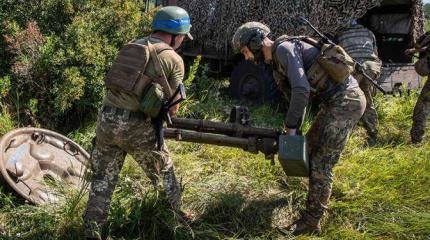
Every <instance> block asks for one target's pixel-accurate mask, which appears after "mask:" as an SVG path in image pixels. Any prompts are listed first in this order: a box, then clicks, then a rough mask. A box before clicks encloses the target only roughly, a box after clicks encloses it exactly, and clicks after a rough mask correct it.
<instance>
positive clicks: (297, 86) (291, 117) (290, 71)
mask: <svg viewBox="0 0 430 240" xmlns="http://www.w3.org/2000/svg"><path fill="white" fill-rule="evenodd" d="M276 55H277V57H278V59H279V63H280V65H281V67H283V69H284V70H285V72H286V74H287V77H288V81H289V82H290V86H291V99H290V104H289V108H288V112H287V117H286V120H285V125H286V127H287V128H288V129H290V131H295V129H297V128H299V127H300V123H301V119H302V116H303V115H304V113H305V111H306V107H307V105H308V102H309V94H310V89H311V87H310V85H309V82H308V79H307V77H306V74H305V69H304V67H303V56H302V54H301V51H300V50H299V49H298V48H297V47H295V46H294V43H290V42H286V43H283V44H281V45H280V46H279V47H278V48H277V50H276ZM291 134H293V132H291Z"/></svg>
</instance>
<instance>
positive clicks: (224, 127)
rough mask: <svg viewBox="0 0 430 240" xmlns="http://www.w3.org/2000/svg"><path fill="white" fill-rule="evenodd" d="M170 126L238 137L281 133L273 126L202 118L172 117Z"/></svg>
mask: <svg viewBox="0 0 430 240" xmlns="http://www.w3.org/2000/svg"><path fill="white" fill-rule="evenodd" d="M169 127H173V128H180V129H187V130H193V131H197V132H206V133H217V134H226V135H230V136H237V137H247V136H259V137H261V138H275V139H277V138H278V136H279V135H280V134H281V132H280V131H277V130H275V129H272V128H255V127H248V126H243V125H241V124H238V123H222V122H214V121H208V120H202V119H189V118H172V125H171V126H169Z"/></svg>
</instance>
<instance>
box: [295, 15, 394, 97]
mask: <svg viewBox="0 0 430 240" xmlns="http://www.w3.org/2000/svg"><path fill="white" fill-rule="evenodd" d="M299 21H300V22H301V23H304V24H307V25H308V26H309V27H310V28H312V30H313V31H314V32H315V33H316V34H317V35H318V36H319V37H320V38H321V40H322V41H323V43H328V44H330V45H337V44H336V43H334V42H333V41H332V40H331V39H330V38H328V37H327V36H326V35H324V34H323V33H321V32H320V31H318V29H316V28H315V27H314V26H313V25H312V23H310V22H309V21H308V20H307V19H306V18H305V17H299ZM352 60H353V61H354V63H355V70H356V71H357V72H359V73H360V74H361V75H363V77H364V78H365V79H366V80H368V81H369V82H370V83H372V84H373V86H375V87H376V88H377V89H378V90H379V91H381V92H382V93H383V94H387V92H386V91H385V90H384V89H383V88H382V87H381V86H379V84H378V83H377V82H376V81H375V80H374V79H372V78H371V77H370V76H369V75H367V74H366V72H365V71H364V67H363V65H362V64H361V63H359V62H357V61H356V60H355V59H352Z"/></svg>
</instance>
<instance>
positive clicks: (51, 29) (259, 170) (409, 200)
mask: <svg viewBox="0 0 430 240" xmlns="http://www.w3.org/2000/svg"><path fill="white" fill-rule="evenodd" d="M143 2H144V1H138V0H121V1H104V0H93V1H84V0H40V1H21V0H3V1H1V2H0V26H1V27H0V59H1V62H0V101H1V102H0V108H1V115H0V136H1V135H3V134H4V133H6V132H7V131H9V130H11V129H14V128H17V127H23V126H28V125H31V126H37V127H44V128H49V129H54V130H56V131H59V132H61V133H63V134H65V135H67V136H69V137H71V138H72V139H74V140H75V141H76V142H78V143H79V144H81V145H82V146H83V147H85V148H86V149H87V150H88V151H90V149H91V139H92V138H93V137H94V127H95V122H94V121H95V116H96V114H97V109H98V107H99V106H100V102H101V99H102V97H103V93H104V92H103V91H104V89H103V77H104V75H105V73H106V71H107V70H108V69H109V67H110V65H111V64H112V61H113V59H114V57H115V54H116V53H117V51H118V49H119V48H120V47H121V46H122V45H123V44H124V43H125V42H127V41H129V40H130V39H133V38H137V37H140V36H143V35H145V34H147V33H148V32H149V31H150V30H149V27H150V24H149V23H150V21H151V16H152V12H149V13H145V12H144V9H145V6H144V3H143ZM425 9H426V13H429V12H430V5H429V4H426V5H425ZM426 16H430V14H427V15H426ZM426 26H427V27H428V25H426ZM188 70H189V71H188V75H187V79H186V80H185V81H184V83H185V85H186V87H187V89H188V96H189V97H188V99H187V101H186V102H185V103H184V104H182V108H181V111H180V115H181V116H185V117H195V118H204V119H211V120H219V121H225V120H226V119H227V116H228V113H229V111H230V108H231V107H232V106H234V105H235V104H237V102H235V101H233V100H231V99H229V98H228V97H227V96H226V95H225V94H224V92H225V89H226V88H227V86H228V82H227V80H225V79H213V78H210V77H208V74H207V67H206V66H205V64H204V62H202V61H201V59H199V58H197V59H196V61H195V62H194V64H193V65H192V66H190V67H189V69H188ZM417 95H418V93H417V92H413V91H412V92H410V93H408V94H405V95H403V96H402V97H393V96H381V95H378V96H377V97H376V104H377V108H378V114H379V117H380V126H379V127H380V132H381V136H380V138H379V140H378V144H377V145H376V147H373V148H368V147H366V146H365V144H364V142H365V140H364V131H363V129H361V128H360V127H357V129H356V131H354V134H353V135H352V136H351V139H350V140H349V143H348V146H347V148H346V150H345V152H344V154H343V155H342V159H341V161H340V164H339V165H338V166H337V167H336V169H335V173H336V177H335V182H334V188H333V196H332V199H331V203H330V210H329V212H328V214H327V216H326V218H324V232H323V234H322V236H320V237H315V236H303V237H298V239H317V238H321V239H430V193H429V191H428V186H430V174H429V172H430V159H429V153H430V145H429V144H428V142H429V140H430V139H429V138H428V137H427V138H426V139H425V141H424V142H425V143H424V144H422V145H412V144H411V143H410V140H409V129H410V126H411V120H410V119H411V115H412V111H413V106H414V104H415V102H416V99H417ZM281 109H282V108H281V107H279V106H260V107H252V108H251V116H252V118H253V119H252V123H253V124H254V125H255V126H267V127H274V128H280V127H281V126H282V120H283V117H284V112H283V111H282V110H281ZM267 116H271V117H270V118H268V117H267ZM309 122H310V117H309V119H308V125H309ZM168 145H169V148H170V150H171V152H172V155H173V159H174V161H175V166H176V169H177V172H178V175H180V176H181V177H182V180H183V183H185V191H184V195H183V199H184V204H185V206H184V207H185V208H188V209H192V210H194V211H195V212H196V213H197V220H196V222H195V223H193V224H192V225H186V224H184V223H182V222H180V221H178V219H177V216H175V214H174V213H172V212H171V211H169V210H167V209H165V208H164V207H163V205H162V203H161V202H160V200H159V199H158V196H157V193H156V192H155V191H154V189H153V188H152V187H151V185H150V182H149V180H148V179H147V178H146V177H145V176H144V174H143V172H142V171H141V170H140V169H139V168H138V167H137V165H136V163H135V162H134V161H133V160H132V159H131V158H130V157H127V161H126V165H125V167H124V169H123V171H122V172H121V180H120V183H119V185H118V186H117V191H116V192H115V194H114V197H113V202H112V207H111V212H110V216H109V231H110V236H111V238H112V239H192V238H195V239H295V238H296V237H293V236H285V235H282V234H280V233H279V232H278V231H277V230H276V227H277V226H280V225H283V224H286V223H288V222H290V221H291V220H292V219H294V218H295V217H297V213H298V211H299V210H300V209H301V208H303V206H304V202H305V199H306V186H307V180H306V179H302V178H293V177H287V176H285V174H284V173H283V171H282V169H281V167H280V166H279V164H278V163H277V164H276V165H275V166H271V165H270V162H269V161H266V160H264V156H262V155H252V154H248V153H245V152H243V151H241V150H237V149H231V148H221V147H216V146H208V145H198V144H190V143H177V142H170V141H169V142H168ZM65 195H66V198H67V199H68V201H66V203H65V204H64V205H62V206H59V207H58V206H56V207H54V206H52V207H50V206H48V207H43V208H41V207H37V206H32V205H29V204H27V203H25V202H23V201H22V200H21V199H20V198H19V197H17V196H15V195H13V194H12V193H10V192H8V191H6V190H4V187H0V239H43V240H46V239H83V225H82V219H81V216H82V214H83V209H84V206H85V203H86V196H85V195H83V196H81V195H79V194H77V193H73V192H72V193H66V194H65Z"/></svg>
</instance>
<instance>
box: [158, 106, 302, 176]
mask: <svg viewBox="0 0 430 240" xmlns="http://www.w3.org/2000/svg"><path fill="white" fill-rule="evenodd" d="M171 120H172V121H171V123H169V124H168V127H169V128H167V129H165V130H164V137H166V138H170V139H174V140H176V141H185V142H194V143H204V144H212V145H218V146H228V147H236V148H241V149H243V150H245V151H247V152H251V153H255V154H256V153H259V152H261V153H263V154H264V155H265V156H266V159H269V160H272V164H274V157H275V154H278V159H279V161H280V163H281V166H282V168H283V169H284V171H285V173H286V174H287V175H289V176H306V177H307V176H309V162H308V154H307V149H306V142H305V138H304V137H303V136H287V135H283V133H282V132H281V131H279V130H276V129H271V128H257V127H251V126H250V124H249V122H250V120H249V114H248V109H247V108H245V107H239V106H238V107H234V108H233V109H232V111H231V113H230V122H229V123H223V122H215V121H208V120H202V119H189V118H172V119H171Z"/></svg>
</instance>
